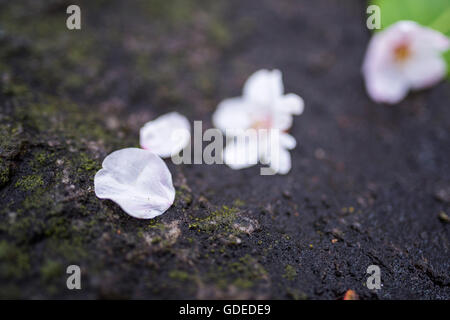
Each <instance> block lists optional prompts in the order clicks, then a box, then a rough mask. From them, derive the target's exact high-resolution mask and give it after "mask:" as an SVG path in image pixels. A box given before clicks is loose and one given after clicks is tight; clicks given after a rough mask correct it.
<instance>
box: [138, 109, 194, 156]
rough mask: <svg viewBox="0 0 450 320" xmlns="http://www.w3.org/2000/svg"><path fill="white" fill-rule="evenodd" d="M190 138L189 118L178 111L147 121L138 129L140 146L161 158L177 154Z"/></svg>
mask: <svg viewBox="0 0 450 320" xmlns="http://www.w3.org/2000/svg"><path fill="white" fill-rule="evenodd" d="M190 139H191V125H190V123H189V120H188V119H187V118H186V117H185V116H183V115H181V114H179V113H178V112H170V113H167V114H164V115H162V116H160V117H158V118H156V119H155V120H152V121H150V122H147V123H146V124H145V125H144V126H143V127H142V128H141V131H140V144H141V147H142V148H144V149H147V150H150V151H151V152H153V153H155V154H157V155H159V156H160V157H162V158H167V157H170V156H172V155H175V154H178V153H179V152H180V151H181V150H183V149H184V147H186V146H187V145H188V144H189V141H190Z"/></svg>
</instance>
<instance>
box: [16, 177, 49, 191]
mask: <svg viewBox="0 0 450 320" xmlns="http://www.w3.org/2000/svg"><path fill="white" fill-rule="evenodd" d="M43 185H44V180H43V179H42V176H41V175H39V174H35V175H29V176H25V177H22V178H20V179H19V180H18V181H17V182H16V184H15V187H16V188H18V189H20V190H22V191H31V190H34V189H36V188H38V187H42V186H43Z"/></svg>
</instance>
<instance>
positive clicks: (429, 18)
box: [371, 0, 450, 78]
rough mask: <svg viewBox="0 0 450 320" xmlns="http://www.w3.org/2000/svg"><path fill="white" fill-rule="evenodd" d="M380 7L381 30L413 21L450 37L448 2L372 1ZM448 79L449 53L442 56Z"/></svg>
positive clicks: (424, 0) (433, 0)
mask: <svg viewBox="0 0 450 320" xmlns="http://www.w3.org/2000/svg"><path fill="white" fill-rule="evenodd" d="M371 4H374V5H377V6H379V7H380V12H381V29H384V28H386V27H388V26H390V25H391V24H393V23H395V22H397V21H400V20H413V21H416V22H418V23H420V24H421V25H423V26H427V27H430V28H433V29H435V30H438V31H440V32H442V33H443V34H445V35H446V36H447V37H449V36H450V0H372V1H371ZM444 58H445V60H446V61H447V71H448V75H449V78H450V51H447V52H446V53H445V54H444Z"/></svg>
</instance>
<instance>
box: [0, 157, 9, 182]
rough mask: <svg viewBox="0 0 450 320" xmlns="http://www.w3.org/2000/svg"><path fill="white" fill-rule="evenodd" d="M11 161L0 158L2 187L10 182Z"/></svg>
mask: <svg viewBox="0 0 450 320" xmlns="http://www.w3.org/2000/svg"><path fill="white" fill-rule="evenodd" d="M9 177H10V170H9V162H7V161H5V160H3V159H2V158H0V188H1V187H3V186H4V185H5V184H7V183H8V182H9Z"/></svg>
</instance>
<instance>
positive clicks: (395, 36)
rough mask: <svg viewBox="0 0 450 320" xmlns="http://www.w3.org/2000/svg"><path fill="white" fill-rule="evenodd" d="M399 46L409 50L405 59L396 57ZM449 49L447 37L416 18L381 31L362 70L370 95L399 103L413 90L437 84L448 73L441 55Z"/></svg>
mask: <svg viewBox="0 0 450 320" xmlns="http://www.w3.org/2000/svg"><path fill="white" fill-rule="evenodd" d="M399 46H406V50H407V52H406V56H404V57H401V59H398V58H397V57H396V48H398V47H399ZM447 49H449V39H448V38H447V37H446V36H444V35H443V34H441V33H440V32H438V31H435V30H433V29H430V28H427V27H423V26H421V25H419V24H418V23H416V22H413V21H399V22H397V23H395V24H393V25H391V26H390V27H388V28H387V29H385V30H384V31H381V32H378V33H377V34H375V35H374V36H373V37H372V39H371V41H370V43H369V46H368V49H367V53H366V56H365V58H364V63H363V69H362V71H363V74H364V78H365V82H366V88H367V92H368V94H369V96H370V97H371V98H372V99H373V100H374V101H376V102H385V103H391V104H395V103H398V102H400V101H401V100H402V99H403V98H404V97H405V96H406V95H407V93H408V91H409V90H410V89H422V88H426V87H429V86H431V85H434V84H435V83H437V82H438V81H440V80H441V79H442V78H444V77H445V75H446V70H447V67H446V63H445V61H444V59H443V57H442V56H441V54H442V53H443V52H444V51H446V50H447Z"/></svg>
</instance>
